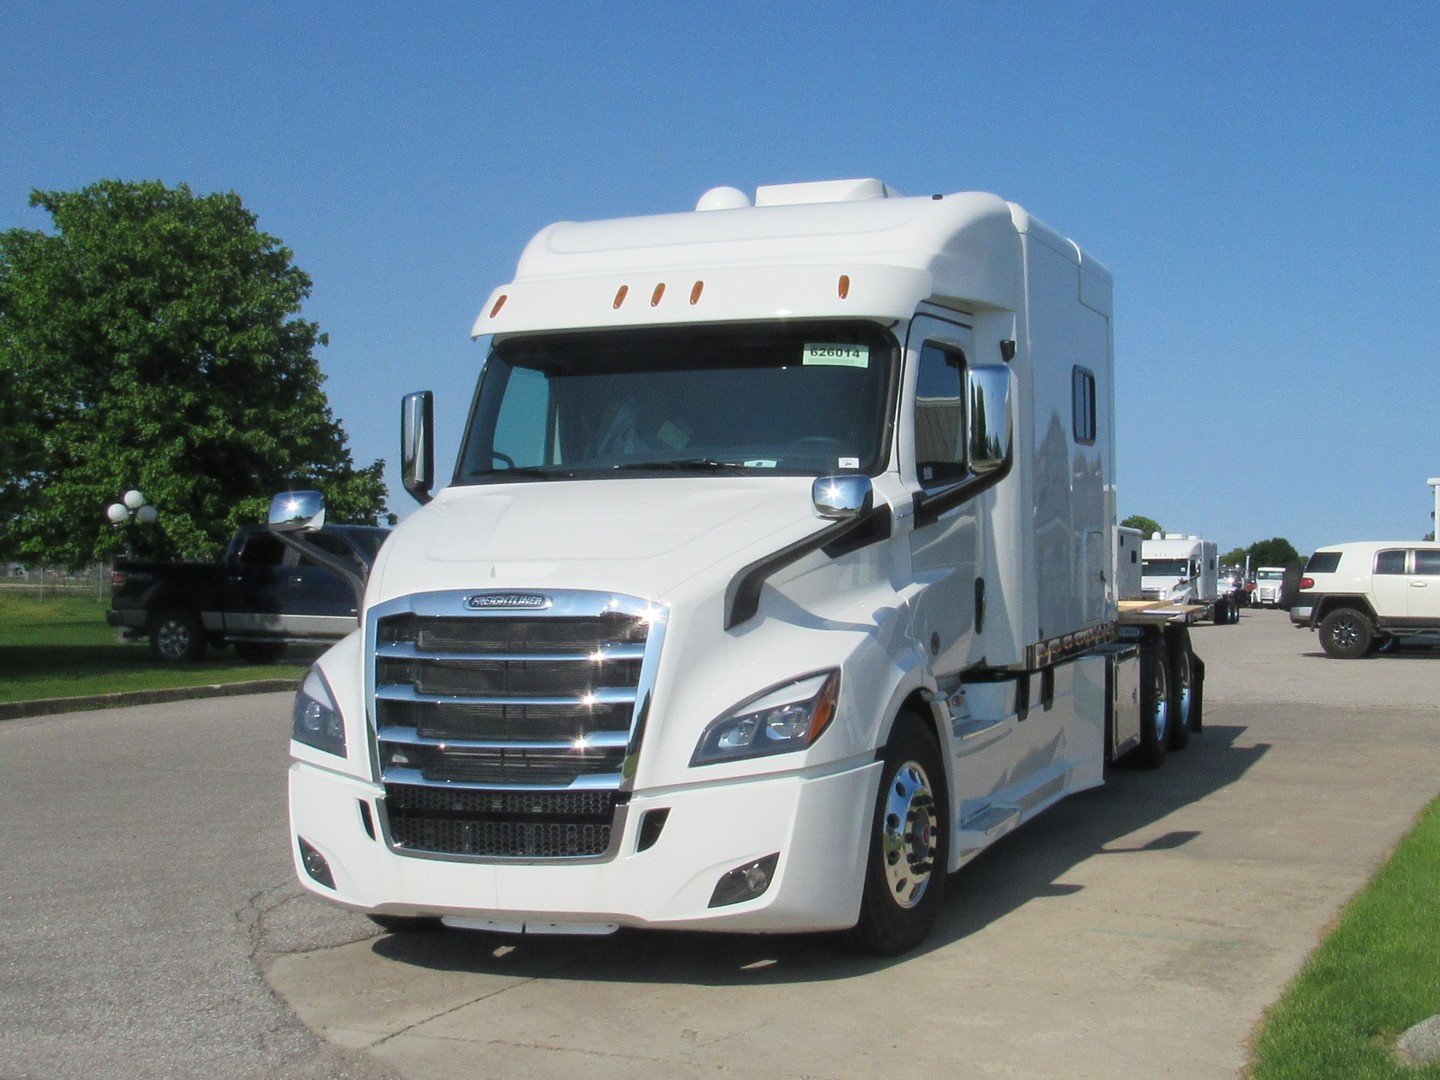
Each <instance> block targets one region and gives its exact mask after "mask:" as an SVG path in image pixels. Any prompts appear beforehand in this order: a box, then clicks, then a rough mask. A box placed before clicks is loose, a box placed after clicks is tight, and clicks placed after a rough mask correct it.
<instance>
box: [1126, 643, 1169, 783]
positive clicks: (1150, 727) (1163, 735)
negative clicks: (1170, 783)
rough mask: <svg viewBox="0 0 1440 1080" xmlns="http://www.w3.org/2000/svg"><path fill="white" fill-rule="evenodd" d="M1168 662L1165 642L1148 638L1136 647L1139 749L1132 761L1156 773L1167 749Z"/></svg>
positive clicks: (1135, 751) (1136, 749) (1137, 748)
mask: <svg viewBox="0 0 1440 1080" xmlns="http://www.w3.org/2000/svg"><path fill="white" fill-rule="evenodd" d="M1171 704H1172V701H1171V694H1170V660H1169V656H1168V650H1166V648H1165V639H1164V638H1162V637H1151V638H1147V639H1146V640H1145V641H1142V642H1141V643H1140V745H1139V746H1137V747H1136V748H1135V750H1134V755H1135V760H1136V761H1137V762H1138V763H1139V764H1140V765H1142V766H1144V767H1145V768H1147V769H1156V768H1159V767H1160V763H1161V762H1162V761H1164V760H1165V751H1166V750H1167V749H1168V748H1169V745H1170V722H1171V718H1170V706H1171Z"/></svg>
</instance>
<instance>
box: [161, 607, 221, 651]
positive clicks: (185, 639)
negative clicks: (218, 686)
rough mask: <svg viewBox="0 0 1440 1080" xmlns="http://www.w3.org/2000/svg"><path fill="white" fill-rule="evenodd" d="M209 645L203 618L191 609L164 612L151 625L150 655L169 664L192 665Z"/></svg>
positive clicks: (172, 609)
mask: <svg viewBox="0 0 1440 1080" xmlns="http://www.w3.org/2000/svg"><path fill="white" fill-rule="evenodd" d="M208 645H209V642H207V641H206V640H205V627H204V625H203V624H202V623H201V622H200V616H199V615H196V614H195V612H193V611H190V610H189V609H188V608H171V609H170V610H168V611H162V612H160V614H159V615H157V616H155V621H154V622H153V623H151V624H150V655H151V656H153V657H155V659H156V660H163V661H164V662H165V663H167V664H193V663H195V662H196V661H198V660H200V659H201V658H202V657H203V656H204V655H205V649H206V647H207V646H208Z"/></svg>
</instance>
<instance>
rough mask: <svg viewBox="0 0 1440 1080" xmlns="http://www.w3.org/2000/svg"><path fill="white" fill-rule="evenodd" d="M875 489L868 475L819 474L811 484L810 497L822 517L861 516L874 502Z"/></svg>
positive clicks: (842, 517) (841, 518)
mask: <svg viewBox="0 0 1440 1080" xmlns="http://www.w3.org/2000/svg"><path fill="white" fill-rule="evenodd" d="M874 498H875V489H874V488H873V487H872V486H871V483H870V478H869V477H868V476H856V475H854V474H852V473H846V474H844V475H842V476H817V477H816V478H815V482H814V483H813V484H811V485H810V499H811V501H812V502H814V504H815V511H816V513H818V514H819V515H820V516H821V517H827V518H836V519H840V520H843V519H845V518H853V517H859V516H860V515H861V514H863V513H865V512H866V511H867V510H869V509H870V507H871V504H872V503H873V502H874Z"/></svg>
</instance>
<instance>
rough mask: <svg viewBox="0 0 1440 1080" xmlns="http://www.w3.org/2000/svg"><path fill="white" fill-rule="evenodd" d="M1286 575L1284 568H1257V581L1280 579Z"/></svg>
mask: <svg viewBox="0 0 1440 1080" xmlns="http://www.w3.org/2000/svg"><path fill="white" fill-rule="evenodd" d="M1284 577H1285V571H1284V570H1256V571H1255V580H1256V581H1280V580H1281V579H1282V578H1284Z"/></svg>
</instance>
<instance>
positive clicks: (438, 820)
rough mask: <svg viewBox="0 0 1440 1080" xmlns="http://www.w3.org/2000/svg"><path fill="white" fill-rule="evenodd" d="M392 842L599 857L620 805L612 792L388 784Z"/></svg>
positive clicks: (449, 851)
mask: <svg viewBox="0 0 1440 1080" xmlns="http://www.w3.org/2000/svg"><path fill="white" fill-rule="evenodd" d="M386 803H387V809H388V811H389V815H390V829H391V834H392V836H393V838H394V841H395V843H396V845H397V846H399V847H401V848H403V849H409V850H412V851H424V852H430V853H433V854H440V855H472V856H473V855H488V856H492V857H499V858H528V859H563V858H571V859H573V858H584V857H593V856H597V855H603V854H604V853H605V851H606V850H607V849H608V848H609V846H610V832H611V828H612V823H613V820H614V816H615V809H616V806H617V805H618V795H617V793H616V792H613V791H582V792H525V793H518V792H487V791H465V790H443V789H435V788H430V787H422V786H418V785H407V784H394V785H390V786H389V787H387V790H386Z"/></svg>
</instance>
